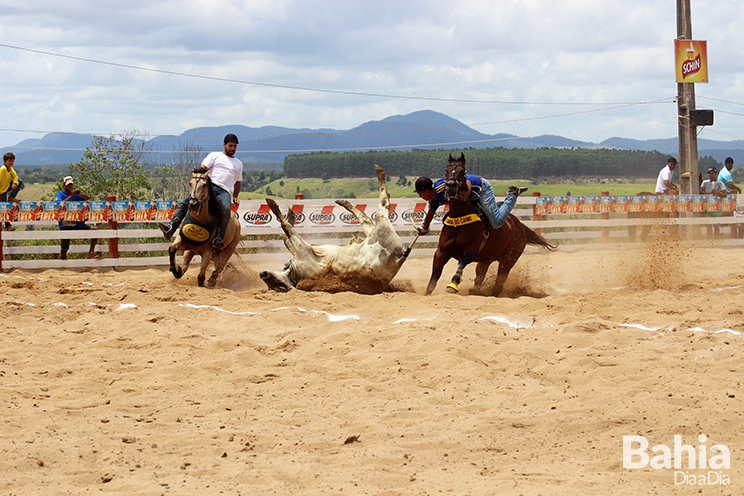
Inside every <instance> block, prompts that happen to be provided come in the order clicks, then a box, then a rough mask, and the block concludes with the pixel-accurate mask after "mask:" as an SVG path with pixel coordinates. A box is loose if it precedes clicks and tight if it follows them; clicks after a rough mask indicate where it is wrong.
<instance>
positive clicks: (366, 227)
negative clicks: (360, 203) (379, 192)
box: [336, 200, 379, 237]
mask: <svg viewBox="0 0 744 496" xmlns="http://www.w3.org/2000/svg"><path fill="white" fill-rule="evenodd" d="M336 203H337V204H339V205H341V206H342V207H344V208H345V209H346V210H348V211H349V212H351V213H352V215H354V217H356V218H357V220H358V221H359V225H360V226H361V227H362V231H364V235H365V236H366V237H369V235H370V234H371V233H372V231H373V230H374V228H375V223H374V222H373V221H372V219H370V217H369V216H368V215H367V214H365V213H364V212H362V211H361V210H359V209H358V208H356V207H355V206H353V205H352V204H351V203H349V202H348V201H347V200H336ZM378 215H379V214H378Z"/></svg>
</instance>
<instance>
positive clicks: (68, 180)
mask: <svg viewBox="0 0 744 496" xmlns="http://www.w3.org/2000/svg"><path fill="white" fill-rule="evenodd" d="M63 183H64V188H65V189H63V190H62V191H60V192H58V193H57V201H59V202H63V201H88V200H90V197H89V196H88V195H84V194H82V193H81V192H80V190H79V189H76V188H75V187H74V181H73V179H72V176H67V177H65V178H64V180H63ZM59 228H60V229H61V230H63V231H75V230H91V229H92V230H97V229H98V228H97V227H92V226H89V225H88V224H86V223H85V222H83V221H75V220H60V221H59ZM97 243H98V240H97V239H91V240H90V248H89V249H88V258H96V259H100V258H103V257H101V255H100V254H98V253H96V244H97ZM69 249H70V240H69V239H63V240H62V247H61V250H60V253H59V258H60V260H67V251H68V250H69Z"/></svg>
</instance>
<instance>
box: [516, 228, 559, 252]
mask: <svg viewBox="0 0 744 496" xmlns="http://www.w3.org/2000/svg"><path fill="white" fill-rule="evenodd" d="M522 226H523V227H524V233H525V235H526V236H527V244H530V245H537V246H540V247H542V248H545V249H546V250H548V251H555V250H557V249H558V245H551V244H550V243H548V241H547V240H546V239H545V238H543V237H542V236H540V235H539V234H537V233H536V232H535V231H533V230H532V229H530V228H529V227H527V226H525V225H524V224H522Z"/></svg>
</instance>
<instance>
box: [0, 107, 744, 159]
mask: <svg viewBox="0 0 744 496" xmlns="http://www.w3.org/2000/svg"><path fill="white" fill-rule="evenodd" d="M227 133H235V134H237V135H238V136H239V137H240V146H239V147H238V155H237V156H238V158H240V159H241V160H242V161H243V162H244V163H246V164H249V163H251V162H253V163H257V164H260V163H267V162H273V163H276V162H283V161H284V157H285V156H287V155H288V154H291V153H306V152H307V151H329V150H338V149H343V150H350V151H366V150H373V149H393V150H402V151H405V150H411V149H412V148H424V149H439V148H445V149H446V148H463V147H473V148H490V147H498V146H501V147H504V148H542V147H549V148H571V147H574V148H620V149H626V150H645V151H655V150H656V151H659V152H661V153H664V154H668V155H675V156H676V155H677V154H678V151H677V138H669V139H655V140H633V139H627V138H609V139H607V140H604V141H603V142H601V143H590V142H585V141H577V140H572V139H568V138H564V137H562V136H554V135H545V136H538V137H531V138H520V137H518V136H514V135H510V134H495V135H490V134H484V133H481V132H479V131H476V130H475V129H472V128H470V127H468V126H465V125H464V124H463V123H462V122H460V121H458V120H457V119H453V118H452V117H449V116H447V115H445V114H442V113H439V112H434V111H432V110H421V111H418V112H413V113H410V114H407V115H393V116H390V117H387V118H385V119H382V120H379V121H369V122H365V123H363V124H361V125H359V126H357V127H355V128H352V129H349V130H337V129H325V128H321V129H292V128H285V127H278V126H263V127H259V128H255V127H249V126H242V125H229V126H216V127H200V128H194V129H189V130H187V131H184V133H183V134H181V135H180V136H158V137H156V138H153V139H152V140H150V144H151V145H152V147H153V149H155V150H160V151H161V152H172V151H175V150H178V149H179V146H180V145H179V143H189V144H190V145H192V146H193V145H196V146H200V147H201V148H202V149H203V150H204V151H205V153H206V152H210V151H214V150H221V149H222V138H223V136H224V135H225V134H227ZM90 141H91V137H90V136H86V135H78V134H65V133H50V134H47V135H45V136H44V137H43V138H40V139H27V140H24V141H22V142H20V143H18V144H17V145H15V146H12V147H7V148H4V149H2V150H0V152H2V153H5V152H8V151H12V152H13V153H15V154H16V156H17V159H16V164H17V165H18V166H32V165H49V164H63V163H70V162H78V161H80V159H81V158H82V156H83V153H84V150H85V148H86V147H87V146H88V145H89V144H90ZM448 143H459V144H457V145H449V144H448ZM81 150H83V151H81ZM698 151H699V154H700V156H705V155H710V156H712V157H713V158H715V159H716V160H717V161H719V162H721V163H723V160H724V159H725V158H726V157H728V156H731V157H733V158H734V163H735V164H737V166H738V165H741V164H744V141H742V140H739V141H725V142H724V141H713V140H706V139H700V140H698ZM155 156H156V157H157V158H156V159H155V160H153V161H154V162H160V163H166V162H169V161H172V160H173V156H172V155H171V154H170V153H159V154H157V155H155ZM248 166H249V165H248Z"/></svg>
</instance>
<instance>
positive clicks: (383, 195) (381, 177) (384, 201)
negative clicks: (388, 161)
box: [375, 164, 390, 223]
mask: <svg viewBox="0 0 744 496" xmlns="http://www.w3.org/2000/svg"><path fill="white" fill-rule="evenodd" d="M375 172H377V182H378V183H380V204H379V205H378V206H377V222H378V223H379V222H380V220H381V219H385V220H387V221H388V222H390V196H389V195H388V190H387V182H386V180H385V171H384V170H383V169H382V167H380V166H379V165H377V164H375Z"/></svg>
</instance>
